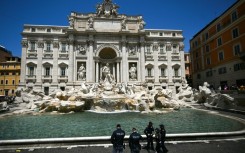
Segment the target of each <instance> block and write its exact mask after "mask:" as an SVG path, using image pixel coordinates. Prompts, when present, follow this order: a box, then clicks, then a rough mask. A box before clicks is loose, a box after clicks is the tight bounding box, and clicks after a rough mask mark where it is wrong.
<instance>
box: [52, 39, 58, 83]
mask: <svg viewBox="0 0 245 153" xmlns="http://www.w3.org/2000/svg"><path fill="white" fill-rule="evenodd" d="M55 43H58V41H57V42H55ZM58 52H59V49H58V46H54V45H53V77H52V78H53V83H54V85H57V84H58V77H59V67H58Z"/></svg>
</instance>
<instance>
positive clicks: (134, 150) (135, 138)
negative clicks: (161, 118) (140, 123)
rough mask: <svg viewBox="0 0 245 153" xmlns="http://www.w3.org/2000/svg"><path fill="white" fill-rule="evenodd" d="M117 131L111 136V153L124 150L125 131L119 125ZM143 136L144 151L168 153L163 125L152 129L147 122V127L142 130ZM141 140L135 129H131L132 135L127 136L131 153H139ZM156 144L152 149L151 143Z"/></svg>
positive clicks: (150, 123) (119, 152)
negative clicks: (144, 141)
mask: <svg viewBox="0 0 245 153" xmlns="http://www.w3.org/2000/svg"><path fill="white" fill-rule="evenodd" d="M116 128H117V129H116V130H115V131H114V132H113V133H112V135H111V143H112V144H113V151H112V152H113V153H123V149H125V144H124V137H125V131H124V130H122V129H121V125H120V124H117V127H116ZM144 134H145V135H146V138H147V146H145V147H144V149H147V150H155V151H156V152H157V153H166V152H168V150H167V148H166V147H165V144H164V142H165V137H166V130H165V128H164V125H163V124H161V125H159V128H156V129H154V128H153V123H152V122H149V124H148V126H147V127H146V128H145V130H144ZM154 135H155V136H154ZM141 140H142V136H141V135H140V134H139V133H138V132H137V129H136V128H133V129H132V133H131V134H130V136H129V142H128V143H129V147H130V150H131V153H139V152H140V150H141V144H140V141H141ZM154 140H155V142H156V147H155V148H154V145H153V141H154Z"/></svg>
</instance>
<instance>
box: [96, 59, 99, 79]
mask: <svg viewBox="0 0 245 153" xmlns="http://www.w3.org/2000/svg"><path fill="white" fill-rule="evenodd" d="M98 82H99V62H98V61H96V83H98Z"/></svg>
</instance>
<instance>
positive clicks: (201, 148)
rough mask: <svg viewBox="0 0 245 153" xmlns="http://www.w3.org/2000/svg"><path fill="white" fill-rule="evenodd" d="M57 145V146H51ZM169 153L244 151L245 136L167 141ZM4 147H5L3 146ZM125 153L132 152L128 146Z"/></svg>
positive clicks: (83, 152)
mask: <svg viewBox="0 0 245 153" xmlns="http://www.w3.org/2000/svg"><path fill="white" fill-rule="evenodd" d="M50 147H56V148H50ZM166 147H167V148H168V150H169V152H168V153H244V152H245V137H240V138H234V139H227V140H225V139H220V140H210V141H208V140H200V141H186V142H185V141H182V142H181V141H169V142H167V143H166ZM2 149H3V148H2ZM2 149H0V153H13V152H20V153H111V152H112V148H111V146H109V147H108V146H86V147H85V146H76V144H74V145H70V146H49V147H48V148H39V149H38V148H36V149H34V150H33V149H32V148H25V149H17V148H15V149H13V148H12V149H9V150H2ZM124 153H130V150H129V148H128V146H126V149H125V150H124ZM141 153H154V151H147V150H145V149H143V150H141Z"/></svg>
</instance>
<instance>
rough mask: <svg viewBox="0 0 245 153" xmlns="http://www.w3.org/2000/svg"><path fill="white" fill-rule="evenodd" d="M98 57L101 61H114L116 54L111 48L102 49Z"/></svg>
mask: <svg viewBox="0 0 245 153" xmlns="http://www.w3.org/2000/svg"><path fill="white" fill-rule="evenodd" d="M99 57H100V58H101V59H114V58H116V57H117V53H116V52H115V50H113V49H112V48H109V47H107V48H104V49H102V50H101V51H100V53H99Z"/></svg>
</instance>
